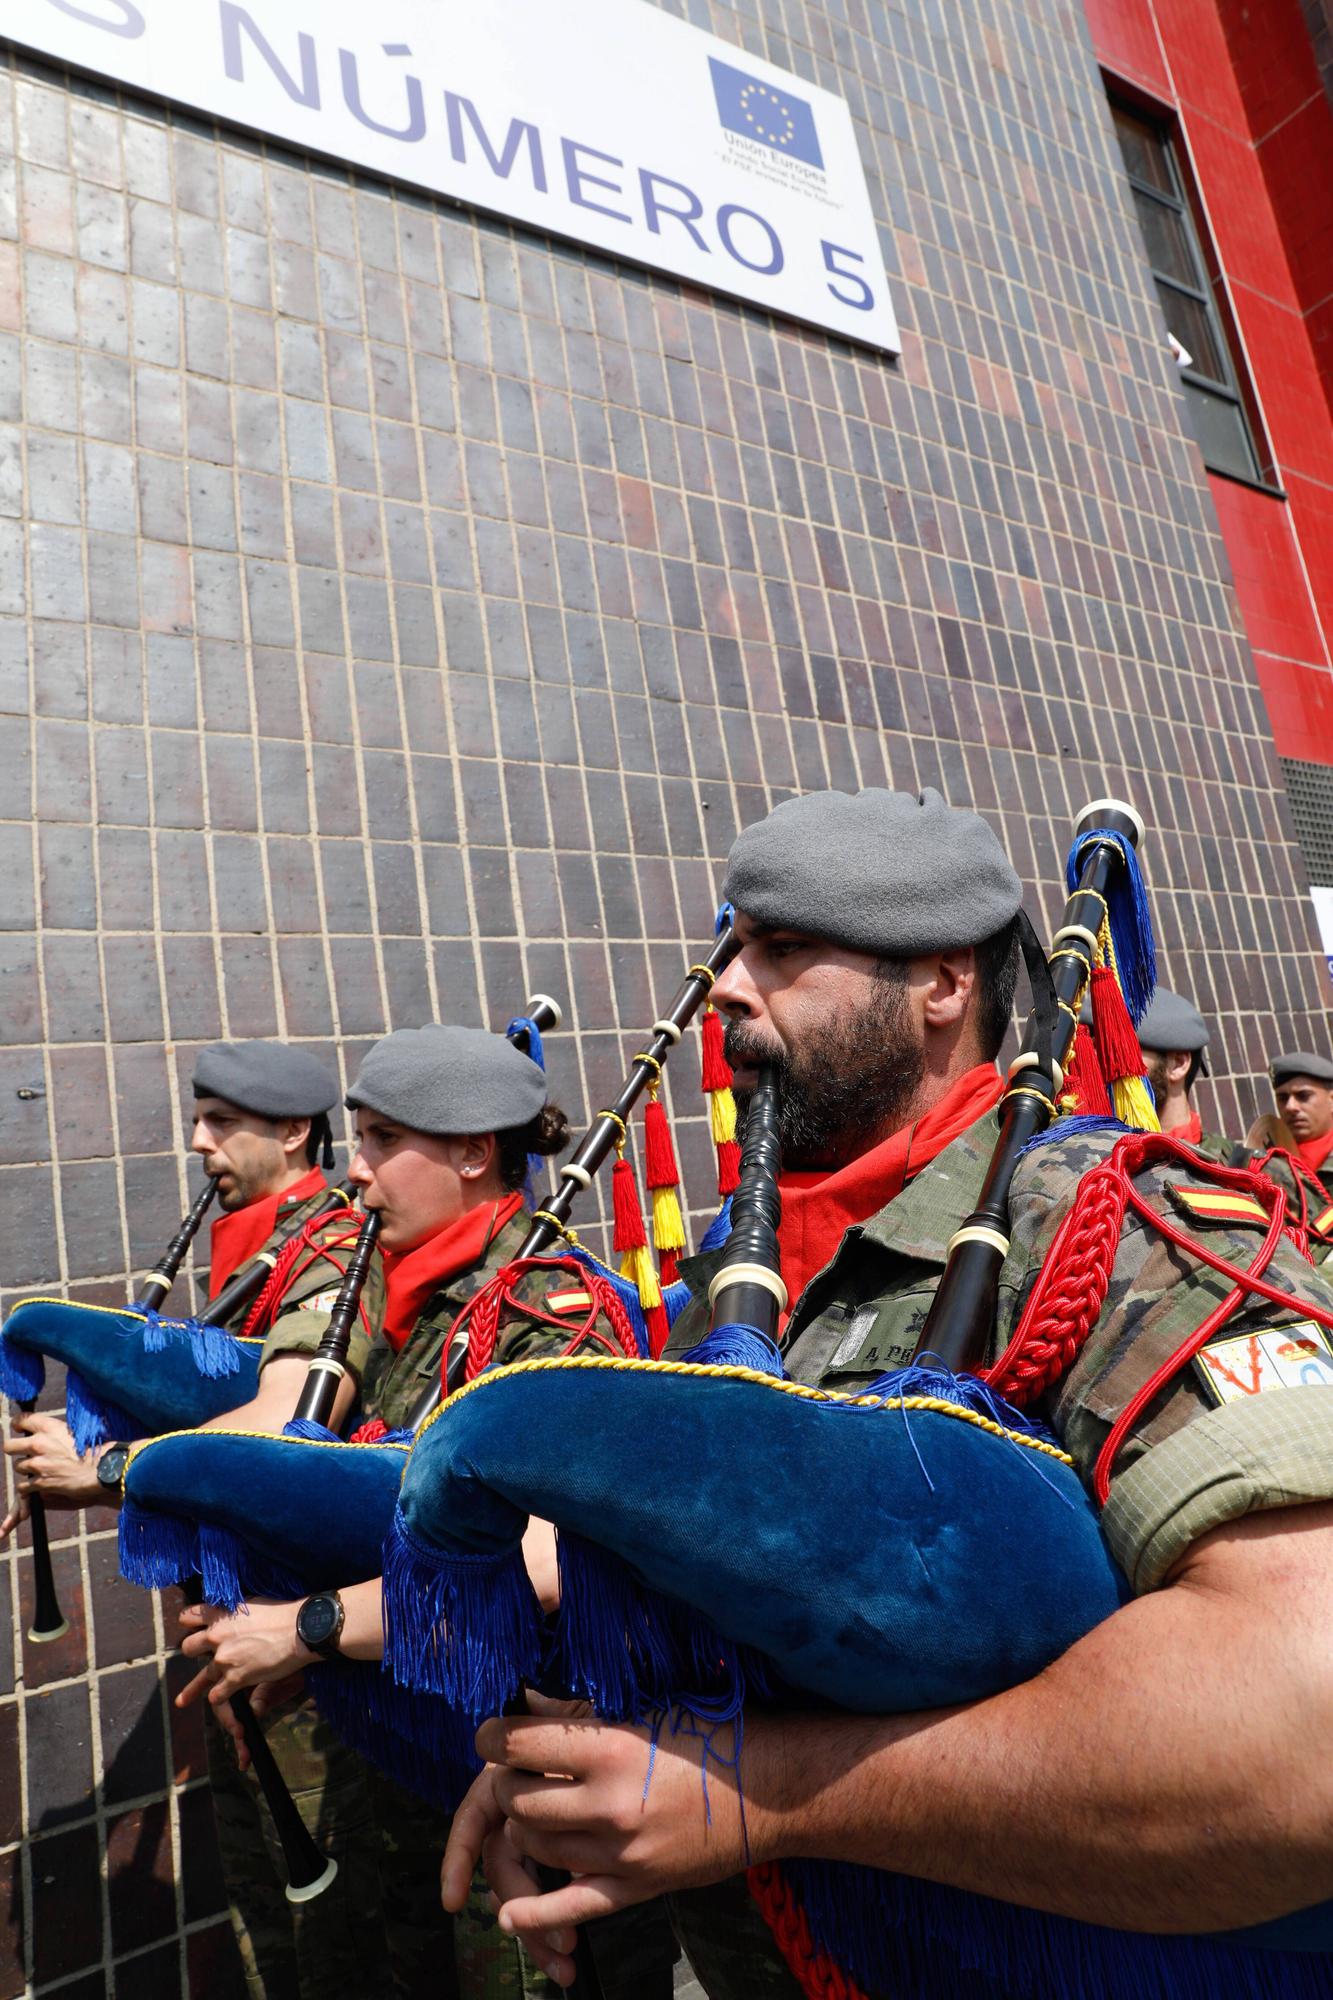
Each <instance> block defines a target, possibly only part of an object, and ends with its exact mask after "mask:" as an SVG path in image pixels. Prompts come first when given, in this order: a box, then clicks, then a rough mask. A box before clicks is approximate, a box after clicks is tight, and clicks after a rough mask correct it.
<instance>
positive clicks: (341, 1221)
mask: <svg viewBox="0 0 1333 2000" xmlns="http://www.w3.org/2000/svg"><path fill="white" fill-rule="evenodd" d="M321 1234H327V1235H328V1237H329V1238H330V1243H329V1247H330V1249H331V1251H332V1252H333V1255H334V1256H335V1257H336V1258H337V1260H338V1261H337V1263H334V1262H332V1261H331V1260H330V1258H328V1257H316V1258H315V1259H314V1261H313V1262H312V1263H311V1264H310V1265H308V1266H307V1267H306V1268H305V1269H303V1270H302V1272H301V1274H300V1276H299V1277H298V1278H297V1279H296V1280H295V1281H294V1283H293V1284H292V1285H291V1286H290V1287H289V1288H288V1290H287V1291H286V1292H285V1293H284V1294H283V1298H282V1303H281V1305H280V1307H279V1309H278V1315H277V1318H276V1319H275V1320H274V1321H273V1324H272V1326H271V1327H270V1328H269V1330H268V1334H267V1337H266V1338H265V1341H264V1351H263V1353H262V1355H261V1356H260V1360H259V1366H260V1370H261V1372H262V1371H263V1369H265V1368H266V1367H267V1366H268V1364H269V1362H270V1361H272V1360H274V1359H275V1358H276V1356H278V1355H280V1354H305V1355H310V1354H313V1353H314V1352H315V1349H316V1348H317V1347H318V1346H319V1343H320V1341H321V1340H322V1339H323V1337H324V1333H325V1329H326V1328H327V1326H328V1323H329V1314H330V1313H331V1312H332V1310H333V1304H334V1301H335V1300H336V1298H337V1296H338V1292H339V1290H340V1288H341V1286H342V1274H343V1269H345V1268H346V1265H347V1260H348V1258H349V1257H350V1255H351V1249H352V1242H353V1241H354V1240H355V1230H354V1229H353V1231H352V1233H351V1235H349V1234H348V1222H347V1217H346V1215H345V1214H341V1215H334V1216H332V1217H331V1218H330V1220H329V1223H328V1225H327V1228H326V1231H324V1232H321ZM340 1267H341V1268H340ZM383 1323H384V1267H383V1265H382V1264H381V1262H380V1259H379V1254H378V1252H377V1253H376V1255H375V1256H374V1257H373V1258H372V1260H371V1265H370V1270H369V1271H368V1272H367V1274H366V1282H365V1285H364V1286H363V1287H362V1291H361V1312H360V1314H359V1315H358V1317H357V1321H356V1325H355V1326H354V1327H353V1329H352V1340H351V1345H350V1347H349V1348H348V1352H347V1367H348V1371H349V1373H350V1374H352V1375H353V1376H354V1377H355V1378H356V1380H357V1382H358V1383H359V1382H360V1380H361V1377H362V1375H363V1374H364V1372H365V1366H366V1360H367V1357H368V1355H369V1353H370V1344H371V1342H372V1340H373V1339H374V1338H375V1336H376V1334H377V1333H378V1332H379V1330H380V1328H381V1326H382V1325H383Z"/></svg>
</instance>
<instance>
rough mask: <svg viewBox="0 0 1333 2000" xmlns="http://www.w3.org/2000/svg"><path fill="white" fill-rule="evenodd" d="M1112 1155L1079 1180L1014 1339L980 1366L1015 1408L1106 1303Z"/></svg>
mask: <svg viewBox="0 0 1333 2000" xmlns="http://www.w3.org/2000/svg"><path fill="white" fill-rule="evenodd" d="M1124 1143H1125V1142H1124V1140H1123V1139H1122V1140H1121V1141H1120V1144H1119V1145H1118V1146H1117V1147H1116V1153H1118V1152H1119V1150H1120V1146H1121V1145H1123V1144H1124ZM1116 1153H1113V1154H1112V1155H1111V1159H1110V1160H1108V1161H1106V1162H1105V1163H1104V1164H1103V1165H1102V1166H1100V1167H1094V1168H1093V1170H1092V1172H1091V1173H1089V1174H1085V1175H1084V1177H1083V1179H1082V1180H1081V1181H1080V1182H1079V1187H1078V1193H1077V1195H1076V1196H1075V1198H1074V1203H1073V1206H1072V1207H1071V1209H1070V1211H1069V1213H1068V1215H1066V1217H1065V1219H1064V1221H1063V1222H1062V1223H1061V1224H1060V1227H1059V1229H1058V1230H1057V1232H1056V1237H1055V1241H1054V1242H1053V1243H1052V1245H1051V1247H1050V1249H1049V1250H1048V1251H1047V1253H1046V1257H1045V1260H1044V1262H1043V1264H1042V1267H1041V1271H1040V1273H1039V1274H1038V1277H1037V1282H1036V1284H1035V1285H1034V1286H1033V1288H1032V1292H1031V1294H1030V1296H1029V1298H1028V1302H1027V1305H1026V1306H1025V1307H1024V1309H1023V1317H1022V1319H1021V1320H1020V1321H1019V1322H1018V1327H1017V1330H1016V1331H1015V1333H1014V1336H1013V1338H1012V1339H1011V1340H1010V1342H1009V1345H1008V1346H1007V1347H1006V1348H1005V1350H1004V1353H1003V1354H1002V1355H1001V1356H1000V1358H999V1360H998V1361H997V1362H995V1363H994V1365H993V1366H992V1367H990V1368H987V1369H985V1370H983V1380H985V1381H987V1382H989V1383H990V1384H991V1385H992V1387H994V1388H996V1389H998V1390H999V1392H1000V1394H1001V1395H1002V1396H1005V1397H1007V1398H1008V1399H1009V1401H1010V1402H1011V1403H1017V1404H1018V1405H1019V1406H1020V1407H1021V1406H1022V1405H1024V1404H1026V1403H1030V1402H1033V1401H1034V1400H1035V1399H1036V1397H1038V1396H1039V1395H1040V1394H1041V1393H1042V1391H1043V1389H1046V1388H1049V1386H1050V1385H1051V1383H1052V1382H1058V1381H1059V1379H1060V1377H1061V1376H1062V1375H1064V1374H1065V1373H1067V1371H1068V1370H1069V1369H1070V1368H1072V1366H1073V1364H1074V1362H1075V1361H1076V1359H1077V1358H1078V1353H1079V1350H1080V1348H1081V1347H1082V1345H1083V1343H1084V1341H1085V1340H1086V1339H1087V1337H1088V1335H1089V1333H1090V1332H1091V1331H1092V1327H1093V1323H1094V1321H1095V1320H1096V1318H1097V1315H1098V1313H1099V1312H1100V1311H1101V1309H1102V1305H1103V1303H1104V1302H1105V1299H1106V1294H1107V1291H1108V1289H1109V1288H1110V1283H1111V1272H1112V1270H1113V1269H1114V1267H1115V1257H1116V1251H1117V1250H1118V1249H1119V1247H1120V1228H1121V1224H1122V1223H1123V1221H1124V1218H1125V1202H1126V1198H1127V1197H1126V1194H1125V1182H1124V1177H1123V1176H1122V1175H1120V1174H1118V1173H1116V1172H1115V1171H1114V1169H1113V1164H1112V1163H1113V1162H1114V1160H1115V1158H1116Z"/></svg>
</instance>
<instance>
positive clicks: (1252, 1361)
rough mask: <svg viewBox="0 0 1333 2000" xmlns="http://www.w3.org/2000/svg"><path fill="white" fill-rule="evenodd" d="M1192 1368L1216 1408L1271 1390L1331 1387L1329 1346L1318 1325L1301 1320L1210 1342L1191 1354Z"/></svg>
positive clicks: (1332, 1371)
mask: <svg viewBox="0 0 1333 2000" xmlns="http://www.w3.org/2000/svg"><path fill="white" fill-rule="evenodd" d="M1194 1369H1195V1373H1196V1374H1197V1375H1198V1377H1199V1379H1200V1381H1201V1382H1202V1383H1203V1386H1204V1388H1205V1389H1206V1390H1207V1391H1208V1394H1209V1395H1210V1396H1211V1397H1212V1399H1213V1401H1214V1402H1215V1403H1238V1402H1240V1401H1241V1400H1242V1399H1243V1398H1244V1397H1246V1396H1262V1395H1264V1394H1265V1393H1266V1392H1267V1391H1268V1390H1270V1389H1320V1388H1324V1389H1326V1388H1330V1387H1333V1347H1331V1346H1330V1345H1329V1337H1328V1334H1327V1332H1326V1331H1325V1329H1324V1328H1323V1327H1322V1326H1319V1325H1318V1324H1317V1323H1316V1322H1315V1321H1314V1320H1312V1319H1303V1320H1300V1321H1299V1322H1298V1323H1297V1324H1296V1325H1295V1326H1279V1327H1270V1328H1268V1329H1267V1330H1266V1331H1265V1332H1263V1333H1237V1334H1232V1335H1231V1336H1230V1337H1229V1338H1228V1339H1224V1340H1212V1341H1210V1342H1209V1343H1208V1345H1207V1347H1203V1348H1200V1350H1199V1352H1198V1353H1197V1354H1196V1355H1195V1357H1194Z"/></svg>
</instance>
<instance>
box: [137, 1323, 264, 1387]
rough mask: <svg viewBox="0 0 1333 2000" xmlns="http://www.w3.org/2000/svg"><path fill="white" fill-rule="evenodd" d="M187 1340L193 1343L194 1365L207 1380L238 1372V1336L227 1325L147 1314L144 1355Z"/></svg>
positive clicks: (214, 1379)
mask: <svg viewBox="0 0 1333 2000" xmlns="http://www.w3.org/2000/svg"><path fill="white" fill-rule="evenodd" d="M184 1340H188V1341H189V1343H190V1348H191V1351H192V1353H193V1355H194V1365H195V1367H196V1368H197V1369H198V1370H199V1373H200V1374H201V1375H203V1376H204V1377H205V1378H206V1379H207V1380H208V1381H210V1382H220V1381H222V1380H223V1379H224V1378H225V1377H226V1376H228V1375H235V1374H237V1373H238V1372H239V1370H240V1366H241V1360H240V1353H241V1350H240V1348H239V1346H238V1345H237V1342H236V1338H235V1336H234V1335H233V1334H230V1333H228V1332H227V1331H226V1329H225V1328H224V1327H220V1326H209V1325H207V1324H206V1323H205V1321H203V1320H201V1319H163V1318H162V1316H161V1315H160V1314H159V1313H155V1312H150V1313H148V1314H146V1315H145V1317H144V1323H143V1351H144V1353H145V1354H163V1353H165V1351H166V1349H167V1348H168V1347H171V1346H176V1345H178V1344H179V1343H180V1342H181V1341H184Z"/></svg>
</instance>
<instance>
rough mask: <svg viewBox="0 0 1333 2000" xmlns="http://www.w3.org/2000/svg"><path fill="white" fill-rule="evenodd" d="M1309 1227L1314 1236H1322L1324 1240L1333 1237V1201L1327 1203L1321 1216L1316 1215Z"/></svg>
mask: <svg viewBox="0 0 1333 2000" xmlns="http://www.w3.org/2000/svg"><path fill="white" fill-rule="evenodd" d="M1310 1227H1311V1229H1313V1231H1314V1233H1315V1235H1316V1236H1323V1237H1325V1238H1328V1237H1330V1236H1333V1201H1331V1202H1330V1203H1329V1205H1328V1207H1327V1208H1326V1209H1325V1210H1324V1212H1323V1214H1322V1215H1317V1216H1316V1217H1315V1218H1314V1221H1313V1222H1312V1223H1311V1224H1310Z"/></svg>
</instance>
